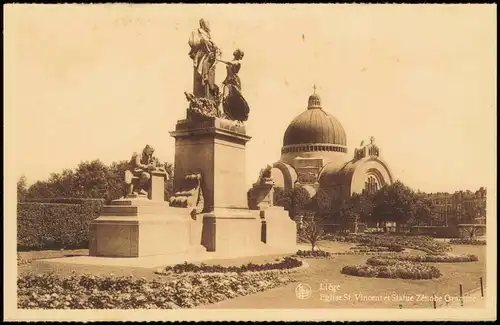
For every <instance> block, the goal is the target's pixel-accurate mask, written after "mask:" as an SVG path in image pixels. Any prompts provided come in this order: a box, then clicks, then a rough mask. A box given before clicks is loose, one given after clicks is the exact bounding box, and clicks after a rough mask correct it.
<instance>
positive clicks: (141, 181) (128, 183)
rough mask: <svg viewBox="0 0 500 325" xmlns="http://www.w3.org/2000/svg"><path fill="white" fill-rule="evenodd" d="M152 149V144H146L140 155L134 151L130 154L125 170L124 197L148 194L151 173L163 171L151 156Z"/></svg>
mask: <svg viewBox="0 0 500 325" xmlns="http://www.w3.org/2000/svg"><path fill="white" fill-rule="evenodd" d="M154 151H155V149H154V148H153V147H152V146H150V145H146V146H145V147H144V149H143V150H142V153H141V154H140V155H139V154H138V153H136V152H134V153H133V154H132V158H131V159H130V162H129V169H128V170H126V171H125V195H124V197H125V198H126V197H127V196H129V195H131V194H138V195H148V193H149V191H150V187H151V186H150V185H151V183H150V180H151V173H152V172H155V171H157V172H162V173H165V169H164V168H163V167H161V166H159V164H158V161H157V160H156V159H155V158H154V157H153V153H154Z"/></svg>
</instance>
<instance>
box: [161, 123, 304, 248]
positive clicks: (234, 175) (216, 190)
mask: <svg viewBox="0 0 500 325" xmlns="http://www.w3.org/2000/svg"><path fill="white" fill-rule="evenodd" d="M171 135H172V136H173V137H174V138H175V140H176V141H175V164H174V166H175V167H174V168H175V170H174V175H175V180H174V188H175V190H176V191H177V190H178V189H180V188H182V183H181V182H182V179H183V176H184V175H186V174H191V173H201V176H202V184H201V187H202V189H203V194H204V200H205V210H204V213H202V215H203V230H202V238H201V242H202V245H203V246H204V247H205V248H206V249H207V251H209V252H216V253H217V254H221V255H223V256H245V255H247V256H248V255H263V254H272V253H277V252H280V253H281V252H293V251H294V250H295V247H296V239H295V238H296V229H295V223H294V222H293V221H292V220H290V218H289V217H288V213H287V212H286V211H284V210H279V209H268V210H266V211H265V212H263V217H261V214H262V213H261V211H259V210H249V209H248V201H247V199H248V198H247V192H248V188H247V187H246V181H245V178H246V175H245V171H246V168H245V145H246V143H247V142H248V141H249V140H250V138H251V137H250V136H248V135H247V134H246V131H245V127H244V125H242V124H238V123H236V122H235V121H229V120H225V119H220V118H206V119H204V120H201V121H200V120H198V121H197V120H194V119H190V118H189V116H188V119H185V120H181V121H178V122H177V125H176V130H175V131H173V132H171ZM267 211H269V212H267Z"/></svg>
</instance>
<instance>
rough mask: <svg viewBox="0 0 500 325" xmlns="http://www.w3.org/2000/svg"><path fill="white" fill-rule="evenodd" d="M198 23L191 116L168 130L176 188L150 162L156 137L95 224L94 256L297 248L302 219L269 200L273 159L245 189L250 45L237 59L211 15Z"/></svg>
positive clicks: (227, 254) (194, 35)
mask: <svg viewBox="0 0 500 325" xmlns="http://www.w3.org/2000/svg"><path fill="white" fill-rule="evenodd" d="M199 25H200V26H199V28H197V29H195V30H194V31H193V32H192V33H191V37H190V38H189V42H188V44H189V46H190V52H189V57H190V58H191V59H192V60H193V70H194V77H193V92H192V93H188V92H185V96H186V99H187V100H188V108H187V111H186V118H185V119H183V120H179V121H177V124H176V126H175V130H174V131H172V132H170V134H171V136H172V137H174V138H175V160H174V179H173V185H174V191H175V193H174V195H173V196H172V197H171V198H170V200H169V201H168V202H165V201H164V198H163V184H164V178H165V177H166V173H165V171H164V170H163V169H161V168H159V167H158V166H155V165H154V164H153V161H154V159H153V156H152V154H153V152H154V149H153V148H152V147H151V146H146V147H145V148H144V150H143V152H142V155H138V154H134V155H133V157H132V159H131V161H130V170H129V171H127V172H126V173H125V179H124V184H125V192H124V197H123V198H121V199H118V200H115V201H113V202H111V204H110V205H108V206H105V207H104V208H103V211H102V214H101V216H100V217H99V218H97V219H96V220H95V221H94V222H92V223H91V225H90V255H91V256H105V257H143V256H151V255H169V254H180V255H179V256H180V258H181V259H183V258H185V260H188V259H189V257H190V256H193V254H195V255H198V256H199V255H200V254H202V255H203V254H208V255H210V256H217V257H239V256H245V255H246V256H251V255H265V254H274V253H289V252H294V251H295V249H296V248H295V245H296V226H295V222H294V221H293V220H291V219H290V218H289V217H288V213H287V212H286V211H285V210H284V209H283V208H281V207H274V206H272V187H273V182H272V179H271V178H269V177H268V176H269V175H268V174H269V171H270V168H269V166H268V168H267V169H265V170H263V171H262V172H261V176H260V177H259V180H258V182H257V183H256V184H255V185H254V186H253V188H252V189H251V190H250V191H247V189H246V188H245V183H246V182H245V146H246V143H247V142H248V141H249V140H250V139H251V137H250V136H249V135H248V134H247V133H246V129H245V125H244V122H245V121H247V120H248V116H249V112H250V109H249V105H248V103H247V101H246V100H245V98H244V97H243V95H242V85H241V80H240V78H239V76H238V73H239V70H240V69H241V60H242V59H243V56H244V52H243V51H242V50H241V49H236V50H235V51H234V52H233V59H232V60H231V61H223V60H221V59H220V57H221V53H222V52H221V51H220V49H219V48H218V47H217V46H216V45H215V44H214V42H213V41H212V39H211V31H210V25H209V22H208V21H206V20H204V19H200V21H199ZM217 63H222V64H224V65H225V66H226V72H227V76H226V78H225V80H224V82H223V83H222V87H221V88H222V92H220V89H221V88H219V86H217V85H216V84H215V69H216V66H217ZM220 106H222V107H220ZM208 255H207V256H208ZM183 261H184V260H180V261H179V262H183Z"/></svg>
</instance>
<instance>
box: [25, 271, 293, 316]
mask: <svg viewBox="0 0 500 325" xmlns="http://www.w3.org/2000/svg"><path fill="white" fill-rule="evenodd" d="M285 273H286V270H285V272H281V271H276V270H273V271H269V272H257V273H240V274H237V273H231V274H214V273H202V274H183V275H181V276H179V278H177V279H175V280H173V281H171V282H167V283H162V282H158V281H151V282H147V281H146V280H145V279H133V278H132V277H111V276H106V277H96V276H89V275H81V276H76V275H72V276H68V277H58V276H57V275H55V274H43V275H24V276H21V277H19V278H18V281H17V286H18V303H17V304H18V308H22V309H38V308H40V309H154V308H162V309H174V308H191V307H195V306H197V305H201V304H209V303H215V302H218V301H222V300H225V299H230V298H234V297H237V296H243V295H248V294H252V293H256V292H259V291H264V290H268V289H271V288H274V287H277V286H281V285H285V284H288V283H290V282H294V281H295V280H293V279H292V278H290V277H288V276H287V275H286V274H285Z"/></svg>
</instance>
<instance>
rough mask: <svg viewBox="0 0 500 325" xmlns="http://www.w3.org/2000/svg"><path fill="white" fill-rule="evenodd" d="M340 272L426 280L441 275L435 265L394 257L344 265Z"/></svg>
mask: <svg viewBox="0 0 500 325" xmlns="http://www.w3.org/2000/svg"><path fill="white" fill-rule="evenodd" d="M372 259H373V258H372ZM372 259H369V260H368V261H370V260H372ZM368 261H367V263H368ZM375 262H376V263H375ZM340 272H341V273H343V274H347V275H353V276H361V277H372V278H390V279H413V280H427V279H433V278H439V277H440V276H441V271H439V269H438V268H437V267H435V266H431V265H425V264H421V263H413V262H409V261H398V260H394V259H376V260H372V261H371V262H370V264H368V265H346V266H344V267H343V268H342V270H341V271H340Z"/></svg>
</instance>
